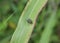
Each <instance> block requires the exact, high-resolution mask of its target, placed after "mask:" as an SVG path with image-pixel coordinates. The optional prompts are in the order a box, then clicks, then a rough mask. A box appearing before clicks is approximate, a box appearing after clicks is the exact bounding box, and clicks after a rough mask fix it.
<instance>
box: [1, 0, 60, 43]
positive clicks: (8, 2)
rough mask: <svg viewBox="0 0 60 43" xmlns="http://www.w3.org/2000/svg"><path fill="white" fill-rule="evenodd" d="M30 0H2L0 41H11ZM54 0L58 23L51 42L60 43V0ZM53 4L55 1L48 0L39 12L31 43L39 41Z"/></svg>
mask: <svg viewBox="0 0 60 43" xmlns="http://www.w3.org/2000/svg"><path fill="white" fill-rule="evenodd" d="M28 1H29V0H0V43H9V41H10V39H11V36H12V34H13V32H14V31H15V29H16V26H17V23H18V20H19V18H20V16H21V13H22V11H23V9H24V8H25V6H26V3H27V2H28ZM54 2H55V6H56V7H57V12H56V19H57V23H56V25H55V27H54V30H53V33H52V35H51V39H50V43H60V0H54ZM52 4H54V3H51V2H49V1H48V2H47V4H46V5H45V7H44V8H43V9H42V11H41V12H40V13H39V15H38V18H37V20H36V25H35V27H34V31H33V33H32V35H31V38H30V40H29V43H37V42H38V41H39V38H40V36H41V34H42V32H43V30H44V27H45V25H46V23H47V20H48V18H49V17H50V15H51V12H52V11H53V8H54V7H55V6H53V8H51V6H52ZM51 9H52V10H51Z"/></svg>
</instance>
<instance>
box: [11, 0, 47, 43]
mask: <svg viewBox="0 0 60 43" xmlns="http://www.w3.org/2000/svg"><path fill="white" fill-rule="evenodd" d="M46 2H47V0H29V2H28V4H27V6H26V7H25V9H24V11H23V13H22V15H21V17H20V19H19V22H18V26H17V28H16V30H15V32H14V34H13V36H12V39H11V42H10V43H28V40H29V38H30V36H31V33H32V31H33V28H34V26H35V22H36V18H37V16H38V13H39V12H40V11H41V10H42V8H43V7H44V5H45V4H46ZM31 22H32V23H31Z"/></svg>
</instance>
